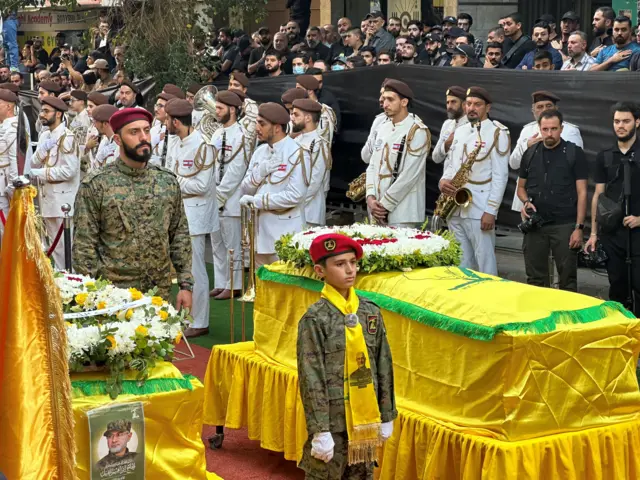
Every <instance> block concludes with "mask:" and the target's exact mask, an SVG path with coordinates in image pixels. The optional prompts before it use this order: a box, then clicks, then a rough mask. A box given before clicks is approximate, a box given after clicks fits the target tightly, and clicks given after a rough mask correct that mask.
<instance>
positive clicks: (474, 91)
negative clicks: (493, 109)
mask: <svg viewBox="0 0 640 480" xmlns="http://www.w3.org/2000/svg"><path fill="white" fill-rule="evenodd" d="M469 97H473V98H480V99H482V100H484V101H485V102H486V103H492V101H491V95H489V92H487V91H486V90H485V89H484V88H482V87H471V88H469V89H468V90H467V98H469Z"/></svg>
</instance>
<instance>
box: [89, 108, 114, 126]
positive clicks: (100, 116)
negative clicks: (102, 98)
mask: <svg viewBox="0 0 640 480" xmlns="http://www.w3.org/2000/svg"><path fill="white" fill-rule="evenodd" d="M117 111H118V109H117V108H116V107H114V106H113V105H98V106H97V107H96V108H94V109H93V111H92V112H91V116H92V117H93V119H94V120H95V121H96V122H108V121H109V120H110V119H111V117H112V116H113V115H114V114H115V113H116V112H117Z"/></svg>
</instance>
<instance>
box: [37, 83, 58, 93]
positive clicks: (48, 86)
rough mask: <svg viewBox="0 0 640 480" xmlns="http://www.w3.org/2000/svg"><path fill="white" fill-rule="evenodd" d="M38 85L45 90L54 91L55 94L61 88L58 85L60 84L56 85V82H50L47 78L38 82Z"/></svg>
mask: <svg viewBox="0 0 640 480" xmlns="http://www.w3.org/2000/svg"><path fill="white" fill-rule="evenodd" d="M38 86H39V87H40V88H42V89H44V90H46V91H47V92H50V93H55V94H58V93H60V91H61V90H62V87H60V85H58V84H57V83H56V82H50V81H49V80H45V81H44V82H40V85H38Z"/></svg>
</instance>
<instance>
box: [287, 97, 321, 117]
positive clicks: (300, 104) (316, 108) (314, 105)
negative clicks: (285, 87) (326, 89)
mask: <svg viewBox="0 0 640 480" xmlns="http://www.w3.org/2000/svg"><path fill="white" fill-rule="evenodd" d="M293 107H294V108H299V109H300V110H303V111H305V112H311V113H313V112H321V111H322V105H320V104H319V103H318V102H316V101H315V100H311V99H310V98H299V99H298V100H294V101H293Z"/></svg>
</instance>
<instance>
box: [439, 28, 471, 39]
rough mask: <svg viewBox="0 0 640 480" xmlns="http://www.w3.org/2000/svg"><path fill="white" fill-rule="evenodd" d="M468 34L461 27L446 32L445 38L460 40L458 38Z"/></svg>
mask: <svg viewBox="0 0 640 480" xmlns="http://www.w3.org/2000/svg"><path fill="white" fill-rule="evenodd" d="M466 33H467V32H465V31H464V30H463V29H461V28H459V27H451V28H450V29H449V30H448V31H447V32H445V34H444V38H447V37H453V38H458V37H462V36H463V35H464V34H466Z"/></svg>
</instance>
